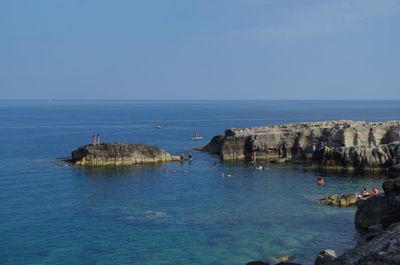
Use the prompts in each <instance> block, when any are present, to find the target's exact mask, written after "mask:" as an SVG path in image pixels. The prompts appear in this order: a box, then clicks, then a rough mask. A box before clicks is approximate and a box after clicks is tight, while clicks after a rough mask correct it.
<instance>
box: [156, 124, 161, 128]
mask: <svg viewBox="0 0 400 265" xmlns="http://www.w3.org/2000/svg"><path fill="white" fill-rule="evenodd" d="M154 128H156V129H161V128H162V126H161V125H160V124H157V125H156V126H154Z"/></svg>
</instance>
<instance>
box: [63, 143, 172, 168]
mask: <svg viewBox="0 0 400 265" xmlns="http://www.w3.org/2000/svg"><path fill="white" fill-rule="evenodd" d="M177 160H179V157H178V156H172V155H171V154H169V153H167V152H166V151H163V150H160V148H159V147H156V146H151V145H145V144H120V143H107V144H100V145H85V146H82V147H79V148H78V149H75V150H73V151H72V153H71V159H70V160H69V162H72V163H74V164H75V165H77V166H89V167H96V166H128V165H134V164H140V163H155V162H168V161H177Z"/></svg>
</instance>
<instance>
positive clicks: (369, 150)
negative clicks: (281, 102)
mask: <svg viewBox="0 0 400 265" xmlns="http://www.w3.org/2000/svg"><path fill="white" fill-rule="evenodd" d="M201 150H202V151H205V152H208V153H211V154H217V155H219V156H220V157H221V159H222V160H225V161H226V160H253V161H257V160H262V161H271V162H286V161H290V160H294V159H301V160H304V161H307V162H310V163H311V164H312V165H315V166H321V167H324V168H335V169H347V170H353V169H362V170H382V169H385V170H386V169H393V170H399V169H400V121H384V122H365V121H351V120H339V121H325V122H307V123H294V124H285V125H274V126H264V127H256V128H244V129H235V128H232V129H227V130H226V131H225V134H224V135H217V136H215V137H213V138H212V140H211V141H210V143H209V144H207V145H206V146H204V147H203V148H201Z"/></svg>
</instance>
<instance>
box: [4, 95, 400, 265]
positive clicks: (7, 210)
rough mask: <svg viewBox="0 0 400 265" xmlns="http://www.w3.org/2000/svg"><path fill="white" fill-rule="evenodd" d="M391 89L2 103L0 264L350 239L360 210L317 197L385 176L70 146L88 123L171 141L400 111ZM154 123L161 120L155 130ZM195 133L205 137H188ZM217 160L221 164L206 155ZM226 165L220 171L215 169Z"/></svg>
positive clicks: (135, 260)
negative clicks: (70, 161) (298, 95)
mask: <svg viewBox="0 0 400 265" xmlns="http://www.w3.org/2000/svg"><path fill="white" fill-rule="evenodd" d="M399 103H400V102H398V101H386V102H384V101H382V102H375V101H360V102H353V101H346V102H338V101H325V102H324V101H231V102H221V101H196V102H180V101H178V102H174V101H166V102H152V101H141V102H135V101H121V102H107V101H105V102H101V101H95V102H85V101H81V102H70V101H53V102H51V103H49V102H40V101H0V124H1V130H0V146H1V149H0V158H1V160H0V264H4V265H11V264H245V263H246V262H247V261H250V260H258V259H263V260H272V259H273V258H274V257H277V256H280V255H293V256H294V257H295V261H297V262H303V263H304V264H311V263H312V262H313V260H314V257H315V255H316V253H317V252H318V251H319V250H320V249H322V248H327V247H329V248H334V249H336V250H338V251H339V252H340V251H343V250H344V249H346V248H349V247H351V246H352V245H353V244H354V243H355V241H356V240H357V232H356V230H355V228H354V224H353V223H354V213H355V208H348V209H340V208H335V207H327V206H323V205H320V204H318V203H317V199H318V198H320V197H322V196H325V195H326V194H333V193H342V192H343V193H344V192H354V191H359V190H360V189H361V188H362V187H364V186H368V187H371V186H372V185H376V186H378V187H380V184H381V182H382V180H383V178H385V177H386V176H384V175H376V176H371V175H369V174H362V173H359V174H355V175H351V176H346V175H343V174H339V173H329V174H328V173H324V174H323V175H324V176H325V178H326V181H327V183H326V185H325V186H323V187H318V186H316V185H315V183H314V181H315V178H316V177H317V176H319V175H320V174H321V172H315V171H312V170H310V169H308V168H305V167H302V166H293V165H292V166H291V165H287V166H280V165H273V164H269V165H265V166H266V167H267V169H266V170H265V171H254V170H252V169H251V166H250V165H248V164H246V163H221V162H220V161H219V160H218V158H217V157H215V156H212V155H209V154H205V153H199V152H194V161H193V162H192V163H191V164H189V163H184V164H183V165H181V164H180V163H169V164H157V165H145V166H135V167H125V168H119V169H116V168H107V169H105V168H103V169H80V168H73V167H69V166H67V165H66V164H64V163H62V162H60V161H59V160H57V159H56V158H60V157H66V156H68V155H69V153H70V151H71V150H72V149H73V148H75V147H78V146H79V145H82V144H85V143H88V142H90V139H91V136H92V135H93V133H100V134H101V135H102V137H103V140H104V141H120V142H126V143H148V144H156V145H159V146H161V147H162V148H164V149H167V150H168V151H170V152H172V153H179V152H181V151H183V152H188V151H189V150H191V149H192V148H193V147H195V146H201V145H204V144H206V143H207V142H208V141H209V139H210V138H211V137H212V136H213V135H216V134H220V133H222V132H223V131H224V129H225V128H228V127H250V126H258V125H265V124H279V123H287V122H297V121H313V120H327V119H355V120H358V119H363V120H390V119H399V118H400V117H399V116H400V104H399ZM155 124H162V125H163V128H162V129H160V130H157V129H154V125H155ZM194 132H199V133H200V134H201V135H203V136H204V139H203V140H201V141H194V140H192V139H191V137H192V135H193V134H194ZM214 162H217V166H216V167H213V164H214ZM221 172H225V173H228V172H229V173H231V174H232V175H233V177H229V178H228V177H225V178H221V177H220V173H221Z"/></svg>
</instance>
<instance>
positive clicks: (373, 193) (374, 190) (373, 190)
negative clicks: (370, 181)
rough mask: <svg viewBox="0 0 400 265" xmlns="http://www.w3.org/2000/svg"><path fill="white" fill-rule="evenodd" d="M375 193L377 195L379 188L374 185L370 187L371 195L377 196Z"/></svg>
mask: <svg viewBox="0 0 400 265" xmlns="http://www.w3.org/2000/svg"><path fill="white" fill-rule="evenodd" d="M377 195H379V190H378V189H377V188H375V187H372V190H371V196H377Z"/></svg>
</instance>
